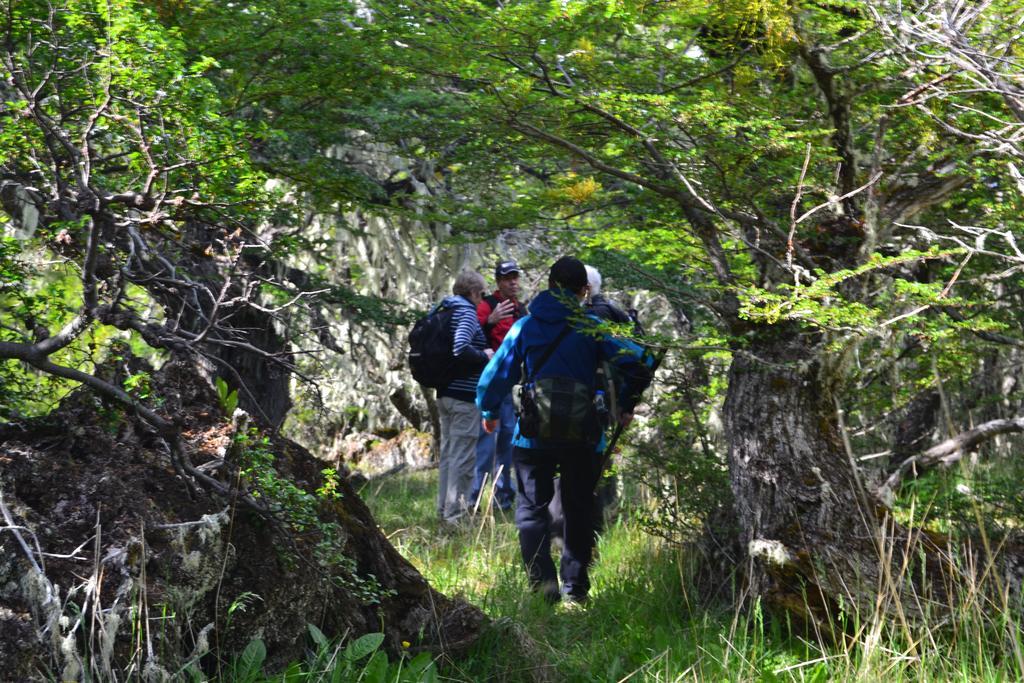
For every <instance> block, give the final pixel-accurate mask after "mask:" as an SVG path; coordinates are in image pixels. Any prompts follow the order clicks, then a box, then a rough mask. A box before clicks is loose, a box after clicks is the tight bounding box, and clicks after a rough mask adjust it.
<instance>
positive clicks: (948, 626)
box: [361, 470, 1024, 683]
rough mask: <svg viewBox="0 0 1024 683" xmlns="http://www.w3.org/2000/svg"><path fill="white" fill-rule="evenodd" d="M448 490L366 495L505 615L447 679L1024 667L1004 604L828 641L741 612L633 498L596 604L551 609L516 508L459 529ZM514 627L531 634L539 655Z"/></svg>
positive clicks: (821, 675) (613, 529)
mask: <svg viewBox="0 0 1024 683" xmlns="http://www.w3.org/2000/svg"><path fill="white" fill-rule="evenodd" d="M627 490H628V489H627ZM436 494H437V472H436V470H431V471H421V472H414V473H410V474H401V475H397V476H393V477H388V478H385V479H381V480H376V481H373V482H371V483H369V484H367V485H366V486H365V487H364V488H363V490H362V491H361V495H362V496H363V498H364V499H365V500H366V501H367V503H368V504H369V506H370V507H371V509H372V510H373V513H374V517H375V518H376V519H377V521H378V523H379V524H380V525H381V527H382V528H383V529H384V532H385V534H386V535H387V536H388V537H389V538H390V540H391V542H392V543H393V544H394V545H395V547H396V548H397V549H398V550H399V552H400V553H402V555H404V556H405V557H406V558H408V559H409V560H410V561H411V562H412V563H413V564H414V565H416V567H417V568H418V569H419V570H420V571H421V572H422V573H423V574H424V575H425V576H426V578H427V580H428V581H429V582H430V583H431V585H432V586H434V587H435V588H436V589H438V590H440V591H441V592H443V593H446V594H448V595H460V596H462V597H464V598H465V599H466V600H468V601H469V602H471V603H473V604H475V605H477V606H479V607H480V608H481V609H482V610H483V611H484V612H485V613H486V614H487V615H488V616H489V617H491V618H492V619H493V620H495V623H496V628H494V629H493V632H492V633H489V634H485V636H484V637H483V638H481V640H480V642H479V644H478V645H477V646H476V648H475V650H474V651H473V652H472V653H471V655H470V656H469V657H468V658H466V659H464V660H461V661H459V662H456V663H449V664H445V665H442V666H441V668H440V674H441V676H440V678H441V680H451V681H473V682H478V681H520V680H524V681H529V680H553V681H611V682H617V683H625V682H626V681H632V682H640V681H658V682H661V681H672V682H677V681H678V682H682V681H814V682H824V681H837V680H841V681H870V682H872V683H874V682H875V681H880V680H885V681H887V682H895V681H952V680H957V681H1007V680H1021V675H1022V673H1024V659H1022V652H1021V649H1022V648H1021V636H1020V631H1019V627H1018V626H1017V625H1016V624H1017V623H1018V620H1017V619H1015V618H1013V617H1012V616H1009V615H1004V616H1002V617H1000V616H999V610H993V608H994V607H995V605H989V606H988V607H986V606H984V605H978V604H971V605H964V606H961V609H960V610H958V611H957V612H956V615H957V616H954V617H953V618H944V619H942V620H936V623H925V624H918V625H909V624H907V623H906V622H900V620H890V619H888V618H885V617H883V618H881V619H879V618H865V619H863V620H857V619H856V618H854V619H853V623H852V624H851V625H850V626H851V628H850V633H851V637H850V638H848V639H847V640H846V641H845V642H844V643H840V644H835V643H833V644H831V645H827V644H823V643H821V642H820V641H819V640H818V639H817V638H815V637H813V635H809V636H808V635H807V634H794V633H793V632H792V631H791V630H790V629H789V628H787V627H786V625H785V624H781V623H779V621H778V620H772V619H767V618H764V617H763V615H762V614H761V613H760V611H759V610H758V609H757V608H756V606H755V608H754V609H749V610H746V611H737V610H734V609H733V608H732V607H731V606H730V605H729V604H727V600H717V601H715V600H708V599H707V597H708V596H707V589H706V588H705V589H704V590H703V591H702V590H699V589H696V588H695V587H694V583H693V573H692V569H693V567H694V566H695V563H694V562H692V561H690V560H692V559H694V558H693V557H691V556H688V555H687V554H686V552H685V550H684V549H683V548H681V547H679V546H678V545H675V544H670V543H668V542H666V541H665V540H663V539H660V538H658V537H656V536H652V535H651V534H649V533H647V532H646V531H645V530H644V529H643V527H642V525H641V524H640V522H639V521H638V519H639V516H638V515H636V514H631V513H630V510H629V505H628V503H629V501H630V500H631V497H630V495H629V494H628V493H627V494H626V495H625V496H624V500H625V504H623V505H622V507H621V509H620V510H619V513H618V515H617V516H616V518H615V520H614V521H613V522H612V523H611V524H609V526H608V528H607V530H606V532H605V533H604V534H603V535H602V537H601V539H600V542H599V545H598V553H597V561H596V563H595V565H594V569H593V572H592V581H593V588H592V591H591V600H590V602H589V603H588V604H587V606H586V607H585V608H583V609H567V608H566V607H565V606H564V605H559V606H555V607H551V606H549V605H547V604H545V603H544V602H543V601H542V600H540V599H539V598H538V597H537V596H535V595H532V594H531V593H530V592H529V591H528V590H527V586H526V580H525V573H524V571H523V569H522V564H521V561H520V558H519V549H518V542H517V536H516V531H515V525H514V522H513V519H512V514H511V513H506V512H502V511H500V510H498V509H497V508H494V509H493V510H488V511H482V512H479V513H478V514H477V515H476V516H475V517H474V518H473V519H472V521H471V522H470V523H468V524H466V525H465V526H464V527H462V528H459V529H456V530H451V529H447V530H446V529H443V528H442V527H441V524H440V523H439V522H438V520H437V515H436V511H435V496H436ZM730 580H731V579H730V578H729V577H722V578H721V581H723V582H728V581H730ZM728 593H729V591H723V594H728ZM509 634H526V635H527V636H528V638H527V639H526V640H527V641H528V643H529V644H528V647H527V648H526V651H525V653H524V650H523V648H522V647H521V646H516V645H515V644H514V643H513V642H512V641H513V640H517V638H513V637H512V636H511V635H509ZM518 640H520V642H521V641H522V639H521V638H519V639H518ZM541 670H543V671H541ZM538 671H540V672H541V673H543V674H544V675H542V676H540V677H538V676H537V675H536V674H537V673H538Z"/></svg>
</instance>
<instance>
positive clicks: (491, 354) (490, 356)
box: [484, 347, 494, 360]
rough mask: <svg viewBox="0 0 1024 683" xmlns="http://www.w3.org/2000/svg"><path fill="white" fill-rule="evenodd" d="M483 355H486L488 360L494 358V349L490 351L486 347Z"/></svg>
mask: <svg viewBox="0 0 1024 683" xmlns="http://www.w3.org/2000/svg"><path fill="white" fill-rule="evenodd" d="M484 353H485V354H486V355H487V359H488V360H490V359H491V358H493V357H494V349H492V348H490V347H487V348H486V349H484Z"/></svg>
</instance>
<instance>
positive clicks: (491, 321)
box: [470, 260, 526, 510]
mask: <svg viewBox="0 0 1024 683" xmlns="http://www.w3.org/2000/svg"><path fill="white" fill-rule="evenodd" d="M521 273H522V271H521V270H520V268H519V264H518V263H516V262H515V261H512V260H508V261H500V262H499V263H498V265H497V267H496V268H495V269H494V279H495V281H496V282H497V284H498V288H497V289H496V290H495V291H494V293H493V294H490V295H488V296H485V297H484V298H483V300H482V301H481V302H480V303H479V304H477V307H476V316H477V319H478V320H479V321H480V326H481V327H483V328H484V335H486V337H487V342H488V343H489V344H490V345H491V348H492V349H495V350H496V349H497V348H498V347H499V346H501V342H502V341H503V340H504V339H505V335H506V334H508V331H509V329H511V327H512V325H513V324H514V323H515V321H517V320H519V319H520V318H522V317H523V316H525V315H526V306H524V305H523V304H522V303H521V302H520V301H519V276H520V274H521ZM515 422H516V420H515V412H514V410H513V408H512V397H511V395H510V396H507V397H506V398H505V400H504V401H503V402H502V404H501V422H500V425H501V426H500V427H499V429H498V430H497V433H494V434H488V433H487V432H485V431H484V430H483V429H482V428H481V430H480V438H479V439H478V440H477V446H476V473H475V475H474V479H473V490H472V492H471V493H472V495H471V497H470V500H476V499H477V498H479V496H480V493H481V489H482V488H483V487H484V478H485V477H486V479H487V485H488V486H491V485H492V483H493V482H494V477H495V471H496V469H497V468H498V467H499V466H500V467H501V474H500V475H499V476H498V482H497V486H495V489H494V503H495V505H497V506H498V507H499V508H501V509H502V510H510V509H511V508H512V504H513V502H514V501H515V497H516V492H515V488H514V487H513V486H512V430H513V429H514V427H515Z"/></svg>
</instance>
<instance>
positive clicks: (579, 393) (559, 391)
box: [512, 324, 601, 445]
mask: <svg viewBox="0 0 1024 683" xmlns="http://www.w3.org/2000/svg"><path fill="white" fill-rule="evenodd" d="M571 331H572V329H571V328H570V327H569V325H568V324H566V326H565V328H564V329H563V330H562V331H561V332H560V333H559V335H558V336H557V337H556V338H555V340H554V341H553V342H551V344H550V345H549V346H548V348H547V350H546V351H545V352H544V355H543V356H542V357H541V359H540V362H539V363H537V365H536V366H534V368H533V375H532V376H531V377H529V378H527V377H525V376H524V378H523V379H522V381H521V382H520V383H519V384H517V385H516V386H515V387H514V388H513V390H512V400H513V402H514V404H515V408H516V414H517V415H519V433H520V434H521V435H522V436H524V437H526V438H528V439H541V440H543V441H548V442H559V443H583V444H591V445H596V444H597V442H598V441H600V439H601V425H600V420H599V419H598V414H597V409H596V407H595V405H594V389H593V387H590V386H588V385H586V384H584V383H583V382H579V381H577V380H575V379H573V378H571V377H559V376H551V377H542V378H540V379H537V380H534V379H533V378H534V377H536V375H537V373H538V372H540V369H541V368H542V367H543V366H544V364H545V363H546V362H547V361H548V358H550V357H551V354H552V353H554V351H555V349H556V348H557V347H558V345H559V344H560V343H561V342H562V340H563V339H564V338H565V337H566V335H568V334H569V332H571ZM524 368H525V363H524Z"/></svg>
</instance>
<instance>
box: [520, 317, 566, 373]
mask: <svg viewBox="0 0 1024 683" xmlns="http://www.w3.org/2000/svg"><path fill="white" fill-rule="evenodd" d="M570 332H572V327H571V326H570V325H569V323H566V324H565V327H563V328H562V331H561V332H559V333H558V336H557V337H555V339H554V341H552V342H551V343H550V344H549V345H548V347H547V349H545V350H544V355H543V356H541V357H540V362H539V363H537V364H536V365H535V366H533V374H532V375H530V379H529V381H531V382H532V381H533V378H534V377H536V376H537V373H538V372H540V369H541V368H542V367H544V364H545V363H547V362H548V359H549V358H551V354H553V353H554V352H555V349H557V348H558V345H559V344H561V343H562V340H563V339H565V337H566V336H567V335H568V334H569V333H570ZM523 365H524V366H525V365H526V364H525V363H524V364H523Z"/></svg>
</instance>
